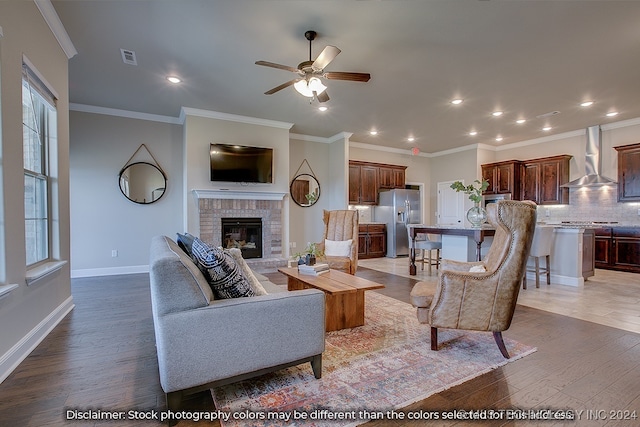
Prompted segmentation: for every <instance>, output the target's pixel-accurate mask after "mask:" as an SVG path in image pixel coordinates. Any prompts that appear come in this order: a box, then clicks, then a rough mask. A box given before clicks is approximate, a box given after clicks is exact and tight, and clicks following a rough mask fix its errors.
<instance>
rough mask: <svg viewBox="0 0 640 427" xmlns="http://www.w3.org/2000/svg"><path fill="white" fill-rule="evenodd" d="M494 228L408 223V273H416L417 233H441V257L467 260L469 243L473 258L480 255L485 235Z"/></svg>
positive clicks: (491, 234)
mask: <svg viewBox="0 0 640 427" xmlns="http://www.w3.org/2000/svg"><path fill="white" fill-rule="evenodd" d="M495 231H496V230H495V228H493V227H490V226H488V225H487V226H482V227H462V226H459V225H426V224H409V237H410V241H409V259H410V262H409V274H410V275H412V276H415V275H416V250H415V239H416V236H417V235H418V234H419V233H424V234H439V235H442V258H446V259H455V260H458V261H469V259H468V255H467V254H468V250H467V248H468V247H469V244H472V245H475V257H474V258H475V260H477V261H480V259H481V257H482V243H483V242H484V241H485V237H490V236H493V235H494V234H495Z"/></svg>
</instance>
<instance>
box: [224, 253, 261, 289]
mask: <svg viewBox="0 0 640 427" xmlns="http://www.w3.org/2000/svg"><path fill="white" fill-rule="evenodd" d="M224 251H225V252H227V253H228V254H230V255H231V256H232V257H233V259H234V260H235V261H236V263H237V264H238V267H240V270H241V271H242V273H243V274H244V277H246V278H247V280H249V283H250V284H251V289H253V292H254V293H255V294H256V295H267V291H266V290H265V289H264V287H263V286H262V283H260V281H259V280H258V278H257V277H256V276H255V274H253V271H251V268H249V266H248V265H247V262H246V261H245V260H244V258H242V251H241V250H240V249H238V248H231V249H225V250H224Z"/></svg>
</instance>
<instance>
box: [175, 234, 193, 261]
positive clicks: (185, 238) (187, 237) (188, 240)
mask: <svg viewBox="0 0 640 427" xmlns="http://www.w3.org/2000/svg"><path fill="white" fill-rule="evenodd" d="M176 234H177V236H178V237H177V239H176V243H178V246H180V249H182V250H183V251H184V253H186V254H187V255H189V258H191V259H193V251H192V250H191V247H192V246H193V239H194V236H192V235H191V234H189V233H184V234H180V233H176Z"/></svg>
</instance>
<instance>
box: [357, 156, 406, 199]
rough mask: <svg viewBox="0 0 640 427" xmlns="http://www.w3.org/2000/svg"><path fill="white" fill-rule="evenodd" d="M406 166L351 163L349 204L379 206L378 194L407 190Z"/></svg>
mask: <svg viewBox="0 0 640 427" xmlns="http://www.w3.org/2000/svg"><path fill="white" fill-rule="evenodd" d="M406 169H407V167H406V166H400V165H387V164H383V163H370V162H360V161H357V160H350V161H349V204H350V205H377V204H378V192H379V191H380V190H387V189H393V188H405V185H404V184H405V170H406Z"/></svg>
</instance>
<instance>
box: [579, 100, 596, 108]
mask: <svg viewBox="0 0 640 427" xmlns="http://www.w3.org/2000/svg"><path fill="white" fill-rule="evenodd" d="M592 105H593V101H585V102H583V103H581V104H580V106H581V107H591V106H592Z"/></svg>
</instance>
